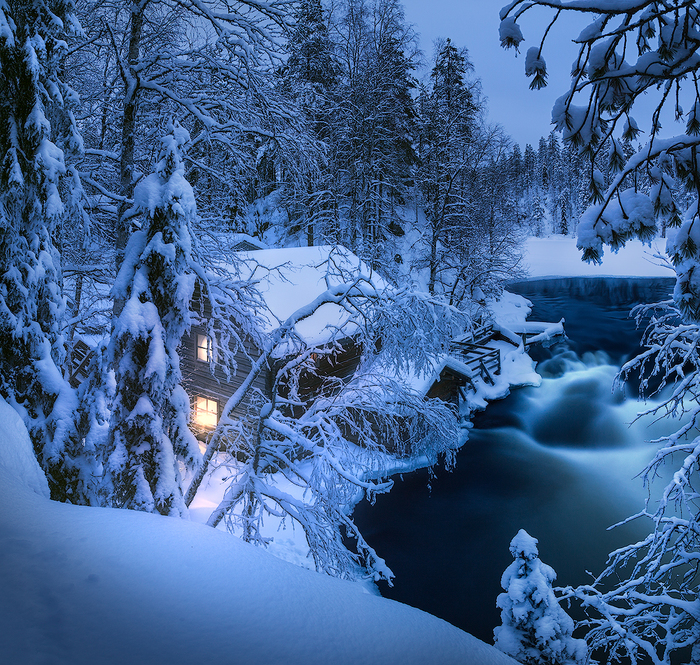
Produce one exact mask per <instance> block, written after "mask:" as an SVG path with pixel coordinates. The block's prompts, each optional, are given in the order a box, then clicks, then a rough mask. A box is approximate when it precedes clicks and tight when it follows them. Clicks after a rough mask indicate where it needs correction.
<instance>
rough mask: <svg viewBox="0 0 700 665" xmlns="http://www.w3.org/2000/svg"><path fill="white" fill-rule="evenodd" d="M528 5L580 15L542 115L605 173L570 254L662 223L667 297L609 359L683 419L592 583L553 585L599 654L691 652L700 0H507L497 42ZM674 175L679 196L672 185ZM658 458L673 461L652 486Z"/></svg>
mask: <svg viewBox="0 0 700 665" xmlns="http://www.w3.org/2000/svg"><path fill="white" fill-rule="evenodd" d="M537 8H543V9H544V10H545V11H552V10H553V11H554V12H555V13H554V15H553V17H552V22H554V21H556V19H557V17H558V16H559V15H560V14H561V12H564V11H569V12H571V11H573V12H581V13H582V14H583V15H584V16H588V17H590V18H591V21H590V23H589V24H588V26H587V27H586V28H585V29H584V30H583V31H582V32H581V33H580V35H579V36H578V38H577V40H576V41H577V43H578V44H579V54H578V57H577V59H576V61H575V63H574V66H573V69H572V79H571V85H570V87H569V90H568V91H567V92H566V93H565V94H564V95H562V96H561V97H560V98H559V99H558V100H557V102H556V104H555V106H554V109H553V115H552V117H553V121H554V123H555V124H556V126H557V128H558V129H559V131H561V132H562V134H563V138H564V141H565V142H566V143H567V144H569V145H572V146H575V147H578V148H579V149H580V150H581V151H582V152H584V153H587V154H588V155H589V156H590V157H591V158H592V159H591V163H595V159H596V158H598V159H600V158H602V157H603V156H605V155H604V151H607V159H608V161H609V168H608V174H609V175H611V176H612V179H611V182H610V184H609V186H608V187H607V188H606V187H605V186H604V178H603V174H602V173H601V172H600V170H597V169H595V168H594V167H593V166H591V168H590V170H589V178H588V181H589V189H590V195H591V200H592V203H593V205H592V206H591V207H590V208H589V209H588V211H587V212H586V213H585V214H584V216H583V217H582V220H581V223H580V225H579V229H578V244H579V247H580V249H582V250H583V256H584V258H585V259H586V260H589V261H596V262H600V261H601V259H602V256H603V247H604V246H605V245H607V246H609V247H610V248H612V249H613V250H615V249H616V248H618V247H620V246H622V245H624V244H625V242H626V241H627V240H629V239H631V238H639V239H641V240H648V239H650V238H651V237H653V236H654V235H655V234H656V233H657V231H658V227H659V223H661V225H662V226H663V225H664V224H667V226H668V242H667V245H666V252H667V255H668V259H669V263H670V264H672V266H673V268H674V269H675V272H676V286H675V289H674V292H673V300H669V301H667V302H664V303H660V304H659V305H658V307H657V309H656V310H655V311H652V314H653V316H652V318H651V321H650V324H649V328H648V329H647V331H646V333H645V340H644V341H645V344H646V349H645V351H644V352H643V353H642V354H641V355H640V356H639V357H637V358H636V359H633V360H632V361H630V362H629V363H627V365H625V367H623V369H622V376H623V377H624V376H626V375H627V373H629V372H632V371H637V370H639V371H641V373H642V375H643V377H642V384H641V385H642V390H643V391H646V392H648V391H649V390H651V385H652V383H651V382H650V381H649V378H650V375H651V376H655V377H657V379H660V381H659V380H657V381H656V382H655V384H656V385H659V383H660V384H661V387H662V388H664V389H665V390H664V391H663V393H661V392H660V393H659V398H660V401H659V402H658V406H656V407H654V408H653V409H652V413H654V414H655V415H656V416H657V417H660V416H661V415H663V414H664V413H665V414H666V415H667V416H668V417H679V418H681V417H682V423H685V424H681V425H679V426H678V430H677V431H676V432H674V433H673V434H671V435H669V436H666V437H663V438H662V439H660V440H659V441H657V442H656V443H657V444H658V446H659V448H658V451H657V453H656V455H655V456H654V458H653V460H652V461H651V462H650V464H649V465H648V466H647V467H646V468H645V469H644V470H643V473H642V476H643V478H644V481H645V482H646V483H649V487H650V494H649V498H648V500H647V502H646V505H645V506H644V508H643V509H642V510H640V512H639V513H638V514H637V515H635V516H633V517H632V518H630V519H638V520H647V521H648V523H649V526H650V533H649V535H648V536H647V537H646V538H644V539H642V540H640V541H639V542H635V543H632V544H630V545H628V546H626V547H622V548H620V549H619V550H617V551H615V552H613V553H612V554H611V555H610V558H609V561H608V566H607V568H606V569H605V570H604V571H603V573H602V574H601V575H600V576H599V577H598V578H597V579H596V580H595V583H594V584H591V585H588V586H584V587H580V588H578V589H569V590H568V591H567V593H568V594H569V595H572V596H578V597H579V598H580V599H581V600H582V603H583V605H584V608H586V609H587V611H588V612H589V614H590V617H591V618H590V621H589V626H590V632H589V633H588V635H587V640H588V642H589V645H590V646H591V648H592V649H601V650H604V651H605V653H606V658H607V660H608V662H609V661H611V660H613V659H616V658H630V659H631V661H632V662H633V663H637V662H642V661H643V662H651V663H654V664H660V663H661V664H664V665H667V664H669V663H671V662H674V661H675V659H681V661H678V662H689V661H690V662H692V663H700V504H699V502H698V490H699V486H700V436H699V432H698V425H699V424H700V421H699V417H700V402H699V401H698V394H699V389H700V354H699V353H698V351H699V345H700V281H699V280H698V272H699V271H700V235H699V234H698V229H699V228H700V161H699V159H698V157H699V155H698V148H699V147H700V89H699V88H698V86H697V70H698V39H697V35H698V31H699V30H700V7H699V6H698V3H697V2H681V1H676V0H672V1H670V2H658V1H653V0H640V1H639V2H625V3H619V2H615V1H614V0H586V1H583V2H577V3H575V4H574V3H568V2H563V1H561V2H560V1H559V0H553V1H550V0H542V1H539V0H535V1H534V2H530V1H527V2H526V1H524V0H515V1H514V2H511V3H510V4H509V5H507V6H506V7H504V8H503V9H502V10H501V19H502V22H501V33H500V34H501V42H502V44H503V45H504V46H506V47H509V46H515V47H517V46H518V45H519V44H520V43H521V42H522V41H523V35H522V32H521V30H520V27H519V26H518V23H517V19H518V17H519V16H520V15H521V14H522V13H523V12H526V11H530V12H532V11H536V10H537ZM550 27H551V26H550ZM547 34H551V31H550V30H549V29H548V30H547V31H546V33H545V37H543V39H542V41H541V43H540V45H539V46H533V47H531V48H530V49H529V50H528V55H527V58H526V73H527V74H528V75H532V76H534V77H535V78H534V85H535V87H540V86H541V85H544V84H545V83H546V64H545V60H544V57H543V53H544V50H545V48H546V43H545V38H546V35H547ZM642 96H645V98H646V100H645V101H646V104H645V107H642V109H641V112H644V111H643V108H648V104H649V101H650V100H653V104H654V108H653V111H652V112H651V114H650V117H649V118H648V124H647V125H646V129H647V131H648V135H647V136H648V141H647V143H646V145H644V146H643V147H641V148H640V149H638V150H637V151H636V152H635V153H634V154H632V155H631V156H629V157H627V156H624V145H625V141H626V140H628V141H631V140H633V139H635V138H637V137H638V136H640V134H641V133H642V127H643V126H642V125H641V123H640V122H639V117H638V118H635V117H634V113H635V112H637V111H640V108H639V106H638V105H637V102H638V100H639V99H640V98H641V97H642ZM681 101H683V104H684V105H685V110H684V109H683V108H682V107H681ZM664 111H668V112H670V113H671V114H673V116H675V118H676V120H677V121H678V122H681V123H682V125H681V128H680V129H679V130H678V133H677V134H676V135H675V136H667V137H664V136H662V133H661V132H662V127H661V117H662V113H663V112H664ZM615 143H617V144H618V145H619V146H620V149H618V148H616V147H615ZM674 176H675V177H677V178H678V179H680V181H681V182H682V183H683V185H684V187H685V189H686V196H685V197H681V196H679V193H678V192H677V191H676V190H675V188H674V187H673V177H674ZM643 178H648V180H649V182H650V183H651V189H650V191H649V193H648V194H644V193H643V192H641V191H640V190H639V186H638V182H639V181H640V180H642V179H643ZM684 201H685V204H684ZM664 466H666V467H670V468H671V469H676V472H675V473H671V474H669V476H670V478H671V480H670V481H669V482H668V483H667V484H666V485H665V486H664V487H661V488H658V487H657V486H658V484H659V480H658V478H659V476H660V475H661V474H660V470H661V468H662V467H664ZM667 473H668V471H664V474H663V475H664V476H666V474H667ZM652 481H655V483H656V484H654V483H653V482H652ZM661 484H663V483H661ZM659 489H660V491H659Z"/></svg>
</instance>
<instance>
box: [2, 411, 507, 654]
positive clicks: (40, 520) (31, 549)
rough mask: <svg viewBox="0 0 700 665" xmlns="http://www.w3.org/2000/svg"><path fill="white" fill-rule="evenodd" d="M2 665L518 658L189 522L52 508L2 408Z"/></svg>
mask: <svg viewBox="0 0 700 665" xmlns="http://www.w3.org/2000/svg"><path fill="white" fill-rule="evenodd" d="M0 410H1V411H0V416H2V417H1V418H0V500H1V501H2V502H3V504H2V505H3V510H2V511H1V512H0V589H2V593H1V594H0V626H2V630H0V653H2V662H3V664H4V665H34V664H37V665H38V664H40V663H41V664H43V663H47V664H49V663H50V664H51V665H88V664H89V665H94V664H95V663H99V664H100V665H122V664H123V663H148V664H149V665H160V664H162V665H166V664H167V665H189V664H192V665H195V664H197V665H198V664H199V663H202V662H209V663H235V665H277V664H279V665H296V664H298V665H313V664H315V663H318V664H319V665H327V664H328V663H333V665H344V664H346V663H347V664H348V665H350V663H352V664H353V665H361V664H367V665H370V664H371V665H374V664H376V663H382V664H384V665H392V664H393V663H397V664H399V663H400V664H401V665H411V664H413V663H415V664H416V665H417V664H419V663H421V664H425V663H441V665H449V664H451V663H454V664H455V665H456V664H458V663H459V664H460V665H470V664H473V665H491V664H493V665H498V664H503V665H506V664H508V663H510V664H511V665H512V664H513V662H514V661H512V660H511V659H510V658H508V657H506V656H505V655H503V654H502V653H500V652H499V651H497V650H496V649H495V648H493V647H491V646H488V645H486V644H484V643H483V642H480V641H479V640H477V639H476V638H474V637H472V636H471V635H468V634H467V633H464V632H462V631H460V630H458V629H457V628H455V627H454V626H451V625H450V624H448V623H446V622H444V621H442V620H440V619H437V618H435V617H433V616H431V615H429V614H426V613H424V612H421V611H419V610H416V609H414V608H411V607H408V606H406V605H402V604H400V603H396V602H393V601H390V600H386V599H383V598H380V597H377V596H374V595H371V594H368V593H366V592H365V590H364V588H363V587H362V586H361V585H359V584H355V583H351V582H345V581H342V580H338V579H332V578H330V577H326V576H323V575H319V574H317V573H314V572H311V571H308V570H304V569H301V568H298V567H297V566H294V565H292V564H289V563H286V562H284V561H280V560H279V559H277V558H275V557H273V556H272V555H270V554H268V553H267V552H265V551H262V550H260V549H256V548H254V547H252V546H250V545H247V544H246V543H243V542H242V541H240V540H238V539H237V538H235V537H233V536H231V535H229V534H227V533H224V532H221V531H217V530H215V529H211V528H209V527H206V526H203V525H199V524H194V523H192V522H187V521H185V520H181V519H177V518H172V517H162V516H160V515H151V514H146V513H139V512H134V511H127V510H113V509H106V508H88V507H83V506H72V505H67V504H61V503H56V502H53V501H50V500H49V499H48V498H47V497H48V488H47V485H46V479H45V478H44V477H43V474H42V473H41V471H40V469H39V467H38V466H37V464H36V462H34V460H33V456H32V454H31V445H30V443H29V437H28V435H27V432H26V430H24V428H23V426H22V423H21V421H20V420H19V418H18V417H17V416H16V414H15V413H14V411H13V410H12V409H11V408H10V407H9V406H8V405H7V404H5V403H4V402H0Z"/></svg>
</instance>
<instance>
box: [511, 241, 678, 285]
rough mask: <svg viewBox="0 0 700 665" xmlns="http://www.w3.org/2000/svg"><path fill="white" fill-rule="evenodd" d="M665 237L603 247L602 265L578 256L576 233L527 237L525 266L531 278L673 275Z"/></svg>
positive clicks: (579, 253)
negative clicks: (666, 258)
mask: <svg viewBox="0 0 700 665" xmlns="http://www.w3.org/2000/svg"><path fill="white" fill-rule="evenodd" d="M665 247H666V240H665V239H663V238H658V239H656V240H654V241H652V243H651V245H643V244H642V243H641V242H640V241H639V240H630V241H628V242H627V244H626V245H625V246H624V247H622V248H621V249H620V250H619V251H618V252H611V251H610V250H608V249H606V250H605V254H604V255H603V263H602V265H592V264H589V263H584V262H583V261H582V260H581V250H579V249H577V248H576V237H575V236H549V237H547V238H528V239H527V240H526V241H525V255H524V262H523V263H524V268H525V269H526V270H527V272H528V275H529V277H530V278H543V277H674V276H675V274H674V272H673V270H672V268H671V267H670V266H669V265H668V264H665V262H664V260H663V258H661V257H663V256H665V251H664V250H665Z"/></svg>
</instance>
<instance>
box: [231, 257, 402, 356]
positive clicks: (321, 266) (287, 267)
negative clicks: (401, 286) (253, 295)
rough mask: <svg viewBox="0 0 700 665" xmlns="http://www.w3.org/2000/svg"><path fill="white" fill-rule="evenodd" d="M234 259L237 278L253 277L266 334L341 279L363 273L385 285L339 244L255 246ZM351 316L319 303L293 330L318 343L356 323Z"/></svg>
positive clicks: (382, 287) (343, 333)
mask: <svg viewBox="0 0 700 665" xmlns="http://www.w3.org/2000/svg"><path fill="white" fill-rule="evenodd" d="M236 258H237V259H239V264H238V266H237V269H238V272H239V274H240V276H241V278H243V279H247V278H249V277H252V278H253V279H254V280H256V281H257V288H258V291H259V293H260V295H261V296H262V298H263V300H264V301H265V305H266V307H267V309H268V311H267V312H266V313H264V314H263V319H264V321H265V322H266V325H265V327H266V332H269V331H271V330H273V329H274V328H276V327H277V326H278V325H279V324H280V323H282V322H283V321H285V320H286V319H287V318H289V317H290V316H291V315H292V314H294V313H295V312H296V311H298V310H299V309H301V308H303V307H305V306H307V305H308V304H309V303H311V302H312V301H313V300H314V299H316V298H317V297H318V296H320V295H321V294H322V293H323V292H324V291H326V290H327V289H328V287H329V286H337V285H339V284H343V283H347V282H349V281H352V280H353V279H355V278H357V277H358V276H359V275H361V274H362V275H366V276H368V277H369V278H370V279H371V282H372V284H373V285H374V287H375V288H376V289H377V290H378V291H383V290H385V289H388V288H390V285H389V284H388V283H387V282H386V281H385V280H384V279H382V277H381V276H380V275H379V274H378V273H376V272H374V271H372V270H371V269H370V268H369V266H367V264H365V263H364V262H363V261H362V260H360V259H359V258H358V257H357V256H356V255H355V254H353V253H352V252H351V251H350V250H349V249H346V248H345V247H343V246H341V245H320V246H315V247H290V248H283V249H261V250H257V251H250V252H237V253H236ZM351 318H352V315H351V314H350V313H349V312H348V311H347V310H345V309H344V308H343V307H341V306H339V305H335V304H330V303H329V304H325V305H322V306H321V307H320V308H319V309H317V310H316V312H314V313H313V314H311V315H310V316H309V317H307V318H305V319H304V320H303V321H300V322H299V323H298V325H297V332H298V333H299V335H300V337H301V338H302V339H303V340H304V341H305V342H306V343H307V344H324V343H326V342H329V341H331V340H332V339H340V338H342V337H349V336H350V335H352V334H353V333H354V332H355V331H356V330H357V326H356V325H355V324H354V323H352V321H351ZM280 352H281V353H284V350H280Z"/></svg>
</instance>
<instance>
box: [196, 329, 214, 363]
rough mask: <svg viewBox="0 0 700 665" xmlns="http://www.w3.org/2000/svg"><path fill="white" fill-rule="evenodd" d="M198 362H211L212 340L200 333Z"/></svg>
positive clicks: (198, 336) (198, 335) (198, 337)
mask: <svg viewBox="0 0 700 665" xmlns="http://www.w3.org/2000/svg"><path fill="white" fill-rule="evenodd" d="M197 360H201V361H203V362H205V363H208V362H209V361H210V360H211V339H210V338H209V337H208V336H207V335H202V334H200V333H198V334H197Z"/></svg>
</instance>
